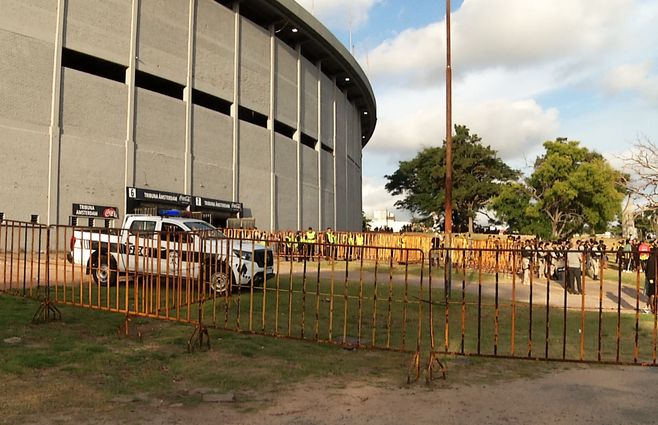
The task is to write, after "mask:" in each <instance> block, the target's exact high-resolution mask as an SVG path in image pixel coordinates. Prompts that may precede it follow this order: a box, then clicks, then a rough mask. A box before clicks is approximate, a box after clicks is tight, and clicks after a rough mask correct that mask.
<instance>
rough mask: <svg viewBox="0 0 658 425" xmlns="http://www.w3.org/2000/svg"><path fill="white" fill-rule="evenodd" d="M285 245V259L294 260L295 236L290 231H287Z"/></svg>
mask: <svg viewBox="0 0 658 425" xmlns="http://www.w3.org/2000/svg"><path fill="white" fill-rule="evenodd" d="M284 241H285V243H284V245H283V258H284V259H285V261H292V257H293V237H292V235H291V234H290V232H286V237H285V238H284Z"/></svg>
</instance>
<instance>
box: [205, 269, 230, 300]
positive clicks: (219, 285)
mask: <svg viewBox="0 0 658 425" xmlns="http://www.w3.org/2000/svg"><path fill="white" fill-rule="evenodd" d="M232 274H233V272H232V271H231V269H228V270H226V269H225V268H223V267H221V266H218V270H216V271H215V272H214V273H212V274H211V275H210V279H209V283H208V285H209V286H210V290H211V291H213V292H216V293H218V294H220V295H226V293H227V291H228V289H229V287H230V286H231V275H232Z"/></svg>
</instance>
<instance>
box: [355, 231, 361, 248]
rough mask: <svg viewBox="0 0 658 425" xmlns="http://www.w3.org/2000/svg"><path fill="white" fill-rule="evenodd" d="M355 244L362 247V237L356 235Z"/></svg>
mask: <svg viewBox="0 0 658 425" xmlns="http://www.w3.org/2000/svg"><path fill="white" fill-rule="evenodd" d="M356 244H357V245H359V246H363V235H362V234H360V233H359V234H358V235H356Z"/></svg>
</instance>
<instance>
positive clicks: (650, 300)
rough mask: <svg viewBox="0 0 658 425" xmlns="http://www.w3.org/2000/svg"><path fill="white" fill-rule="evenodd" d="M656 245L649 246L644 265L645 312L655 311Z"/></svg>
mask: <svg viewBox="0 0 658 425" xmlns="http://www.w3.org/2000/svg"><path fill="white" fill-rule="evenodd" d="M656 260H657V257H656V247H655V245H654V246H653V247H652V248H651V250H650V252H649V256H648V257H647V260H646V263H645V267H644V295H646V296H647V308H646V309H645V310H644V312H645V313H649V312H651V313H654V314H655V313H656V297H655V294H656V278H657V277H658V276H657V275H656V272H657V271H658V270H657V269H658V268H657V267H656Z"/></svg>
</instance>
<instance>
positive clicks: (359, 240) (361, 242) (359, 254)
mask: <svg viewBox="0 0 658 425" xmlns="http://www.w3.org/2000/svg"><path fill="white" fill-rule="evenodd" d="M355 242H356V247H357V248H356V259H357V260H362V259H363V245H364V243H365V239H364V237H363V233H357V234H356V237H355Z"/></svg>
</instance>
